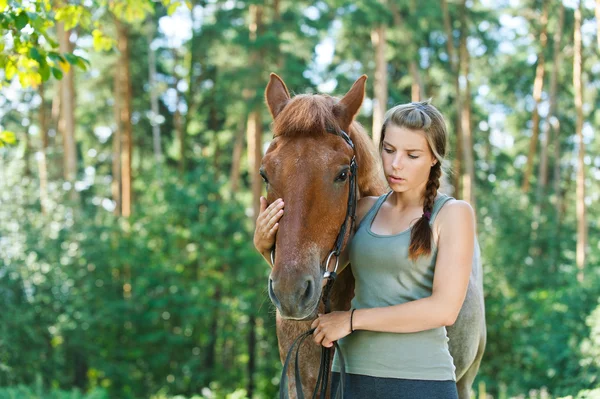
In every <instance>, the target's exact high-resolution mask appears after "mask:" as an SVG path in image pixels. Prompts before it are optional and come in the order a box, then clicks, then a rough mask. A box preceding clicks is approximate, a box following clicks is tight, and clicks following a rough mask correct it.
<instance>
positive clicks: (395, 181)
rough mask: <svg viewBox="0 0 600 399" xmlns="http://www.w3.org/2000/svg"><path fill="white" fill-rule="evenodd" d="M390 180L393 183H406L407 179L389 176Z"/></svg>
mask: <svg viewBox="0 0 600 399" xmlns="http://www.w3.org/2000/svg"><path fill="white" fill-rule="evenodd" d="M388 180H389V181H390V182H391V183H404V182H405V181H406V180H405V179H402V178H400V177H394V176H388Z"/></svg>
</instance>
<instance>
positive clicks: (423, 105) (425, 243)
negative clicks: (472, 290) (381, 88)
mask: <svg viewBox="0 0 600 399" xmlns="http://www.w3.org/2000/svg"><path fill="white" fill-rule="evenodd" d="M390 124H391V125H394V126H398V127H404V128H407V129H410V130H420V131H423V132H424V133H425V134H424V136H425V139H426V140H427V143H428V145H429V149H430V150H431V153H432V154H433V156H434V157H435V159H436V160H437V162H436V163H435V165H433V166H432V167H431V170H430V172H429V180H428V181H427V185H426V187H425V192H424V193H423V216H421V217H420V218H419V220H418V221H417V223H415V225H414V226H413V228H412V231H411V235H410V247H409V250H408V257H409V258H410V259H411V260H416V259H417V258H418V257H419V256H421V255H429V254H430V253H431V241H432V231H431V227H430V226H429V220H430V217H431V212H432V211H433V205H434V203H435V197H436V196H437V190H438V188H439V187H440V179H441V177H442V163H443V161H444V157H445V156H446V149H447V142H448V130H447V128H446V122H445V121H444V117H443V116H442V114H441V113H440V111H438V110H437V108H435V107H434V106H433V105H431V100H430V99H429V100H426V101H421V102H412V103H408V104H400V105H396V106H395V107H393V108H391V109H390V110H389V111H387V112H386V113H385V117H384V120H383V126H382V127H381V140H380V141H379V153H380V154H381V151H382V149H383V140H384V139H385V131H386V129H387V127H388V126H389V125H390Z"/></svg>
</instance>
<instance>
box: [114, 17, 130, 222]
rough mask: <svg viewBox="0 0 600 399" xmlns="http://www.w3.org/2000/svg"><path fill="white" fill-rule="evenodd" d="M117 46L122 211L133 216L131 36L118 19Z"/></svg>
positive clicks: (127, 215) (125, 214) (124, 214)
mask: <svg viewBox="0 0 600 399" xmlns="http://www.w3.org/2000/svg"><path fill="white" fill-rule="evenodd" d="M116 23H117V36H118V37H117V47H118V49H119V51H120V53H121V57H120V60H119V69H120V71H121V75H120V76H121V78H120V84H121V90H120V92H121V98H122V99H123V102H122V107H121V115H120V120H121V128H122V147H121V195H122V197H121V204H122V207H121V212H122V214H123V216H125V217H129V216H131V208H132V187H131V184H132V173H131V154H132V146H133V142H132V140H133V139H132V126H131V96H132V93H131V75H130V71H129V37H128V29H127V26H126V25H125V23H123V22H121V21H119V20H117V21H116Z"/></svg>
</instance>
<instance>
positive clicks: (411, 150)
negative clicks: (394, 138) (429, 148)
mask: <svg viewBox="0 0 600 399" xmlns="http://www.w3.org/2000/svg"><path fill="white" fill-rule="evenodd" d="M383 145H387V146H388V147H392V148H396V147H394V146H393V145H391V144H390V143H388V142H387V141H385V140H383ZM406 151H408V152H416V151H419V152H423V150H421V149H420V148H409V149H407V150H406Z"/></svg>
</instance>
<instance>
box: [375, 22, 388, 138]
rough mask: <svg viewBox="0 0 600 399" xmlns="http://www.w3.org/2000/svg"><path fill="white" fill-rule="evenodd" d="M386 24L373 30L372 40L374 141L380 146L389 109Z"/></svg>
mask: <svg viewBox="0 0 600 399" xmlns="http://www.w3.org/2000/svg"><path fill="white" fill-rule="evenodd" d="M385 30H386V28H385V26H384V25H380V26H378V27H377V28H376V29H375V30H373V31H372V32H371V42H372V43H373V46H375V83H374V88H373V89H374V93H375V98H374V101H373V142H374V143H375V146H379V141H380V140H381V126H382V125H383V117H384V115H385V111H386V109H387V99H388V93H387V61H386V59H385V51H386V38H385V33H386V32H385Z"/></svg>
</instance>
